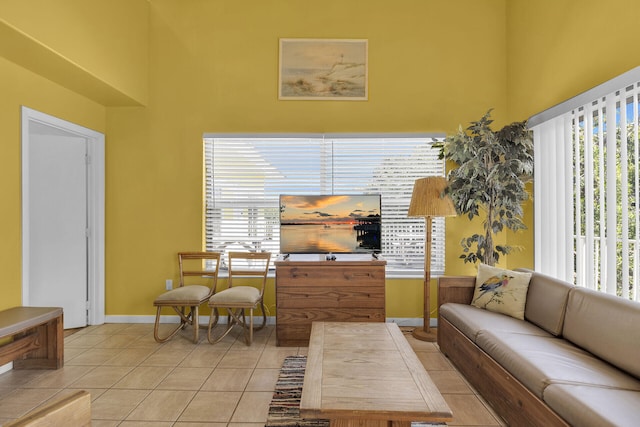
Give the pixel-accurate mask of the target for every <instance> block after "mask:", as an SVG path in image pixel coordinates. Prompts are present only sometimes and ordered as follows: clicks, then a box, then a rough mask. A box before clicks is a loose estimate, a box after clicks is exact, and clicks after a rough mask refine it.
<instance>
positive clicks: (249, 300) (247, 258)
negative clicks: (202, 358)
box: [207, 252, 271, 345]
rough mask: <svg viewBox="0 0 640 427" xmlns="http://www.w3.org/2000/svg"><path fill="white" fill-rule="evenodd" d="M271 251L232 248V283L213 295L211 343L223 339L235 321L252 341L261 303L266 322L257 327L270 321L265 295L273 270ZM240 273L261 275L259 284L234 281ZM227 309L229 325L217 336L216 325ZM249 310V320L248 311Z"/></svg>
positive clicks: (248, 339)
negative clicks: (239, 283) (252, 284)
mask: <svg viewBox="0 0 640 427" xmlns="http://www.w3.org/2000/svg"><path fill="white" fill-rule="evenodd" d="M270 260H271V253H270V252H229V279H228V287H227V289H224V290H222V291H220V292H218V293H216V294H214V295H213V296H212V297H211V298H210V299H209V307H211V315H210V317H209V328H208V330H207V339H208V340H209V342H210V343H211V344H215V343H217V342H219V341H220V340H221V339H223V338H224V337H226V336H227V334H228V333H229V332H230V331H231V329H232V328H233V326H234V325H236V324H237V325H240V326H242V328H243V330H244V337H245V342H246V343H247V345H251V343H252V341H253V331H254V325H253V311H254V310H255V309H257V308H258V307H260V308H261V310H262V324H261V325H260V326H258V327H257V328H255V330H256V331H259V330H260V329H262V328H264V326H265V325H266V324H267V313H266V310H265V307H264V301H263V295H264V288H265V285H266V283H267V273H268V272H269V261H270ZM239 277H245V278H246V277H249V278H251V277H253V278H260V283H259V286H258V287H254V286H250V285H245V286H237V285H234V279H237V278H239ZM221 308H224V309H226V310H227V313H228V316H227V328H226V329H225V330H224V331H221V333H220V334H219V335H218V336H214V329H215V327H216V325H217V324H218V320H219V318H220V309H221ZM247 310H248V311H249V322H248V323H247V319H246V311H247Z"/></svg>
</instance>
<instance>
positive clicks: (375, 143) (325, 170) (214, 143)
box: [204, 134, 445, 275]
mask: <svg viewBox="0 0 640 427" xmlns="http://www.w3.org/2000/svg"><path fill="white" fill-rule="evenodd" d="M438 139H442V135H337V134H333V135H276V136H273V135H205V136H204V151H205V156H204V158H205V179H206V183H205V192H206V201H205V203H206V206H205V238H206V248H207V250H210V251H228V250H251V251H255V250H258V251H259V250H265V251H270V252H273V253H278V252H279V237H280V228H279V196H280V194H290V195H304V194H310V195H327V194H380V195H381V202H382V211H381V217H382V255H383V257H384V258H385V259H386V261H387V271H388V272H390V273H403V272H404V273H411V272H414V273H415V274H416V275H417V274H422V273H421V272H422V270H423V269H424V240H425V230H424V226H425V224H424V219H423V218H414V217H411V218H410V217H407V210H408V207H409V202H410V200H411V193H412V190H413V183H414V181H415V180H416V179H418V178H423V177H425V176H430V175H438V176H443V175H444V162H443V161H442V160H440V159H438V153H439V151H438V150H437V149H434V148H433V147H432V143H433V142H434V141H436V140H438ZM433 223H434V227H433V242H434V247H433V249H432V267H431V268H432V271H433V273H434V274H443V272H444V248H445V245H444V239H445V232H444V220H443V219H442V218H434V221H433Z"/></svg>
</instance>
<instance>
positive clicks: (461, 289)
mask: <svg viewBox="0 0 640 427" xmlns="http://www.w3.org/2000/svg"><path fill="white" fill-rule="evenodd" d="M475 286H476V278H475V276H442V277H439V278H438V308H439V307H440V306H441V305H442V304H446V303H448V302H455V303H459V304H471V300H472V299H473V291H474V289H475Z"/></svg>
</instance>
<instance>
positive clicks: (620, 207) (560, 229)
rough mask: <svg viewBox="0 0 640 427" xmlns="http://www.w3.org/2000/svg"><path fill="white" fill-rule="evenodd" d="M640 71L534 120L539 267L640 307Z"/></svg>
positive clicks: (536, 250)
mask: <svg viewBox="0 0 640 427" xmlns="http://www.w3.org/2000/svg"><path fill="white" fill-rule="evenodd" d="M639 97H640V68H636V69H634V70H632V71H630V72H628V73H625V74H624V75H622V76H619V77H618V78H616V79H614V80H612V81H610V82H607V83H605V84H603V85H601V86H598V87H597V88H594V89H592V90H591V91H589V92H587V93H586V94H582V95H580V96H579V97H577V98H575V99H572V100H569V101H567V102H566V103H564V104H561V105H559V106H556V107H554V109H552V110H553V111H551V110H550V111H548V112H545V113H541V114H540V115H538V116H534V117H532V118H531V119H530V120H529V123H530V125H532V129H533V131H534V144H535V148H534V150H535V191H534V192H535V194H534V200H535V248H536V249H535V258H536V259H535V265H536V266H535V268H536V270H538V271H541V272H544V273H547V274H551V275H553V276H556V277H559V278H562V279H564V280H568V281H571V282H574V283H576V284H577V285H579V286H585V287H588V288H591V289H597V290H601V291H604V292H608V293H611V294H617V295H619V296H621V297H625V298H629V299H633V300H639V299H640V296H639V292H638V291H639V288H640V277H639V275H638V273H636V272H638V271H639V269H638V267H639V261H640V247H639V242H640V235H639V232H640V227H639V224H638V221H639V220H640V218H639V217H638V207H637V201H638V191H639V189H640V185H639V171H638V168H639V159H640V153H639V143H638V123H639V121H640V114H639V103H640V99H639Z"/></svg>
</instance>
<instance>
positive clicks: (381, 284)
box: [275, 254, 386, 346]
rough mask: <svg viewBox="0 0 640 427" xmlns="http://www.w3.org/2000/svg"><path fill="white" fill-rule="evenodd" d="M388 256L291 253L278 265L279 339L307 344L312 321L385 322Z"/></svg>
mask: <svg viewBox="0 0 640 427" xmlns="http://www.w3.org/2000/svg"><path fill="white" fill-rule="evenodd" d="M385 265H386V261H384V260H382V259H375V258H373V257H372V256H371V255H354V254H346V255H340V254H337V255H336V260H335V261H327V260H325V255H317V254H314V255H291V256H290V257H288V258H287V259H282V258H280V259H278V260H277V261H276V262H275V266H276V345H278V346H307V345H309V336H310V335H311V324H312V322H314V321H323V322H331V321H334V322H384V321H385Z"/></svg>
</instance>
